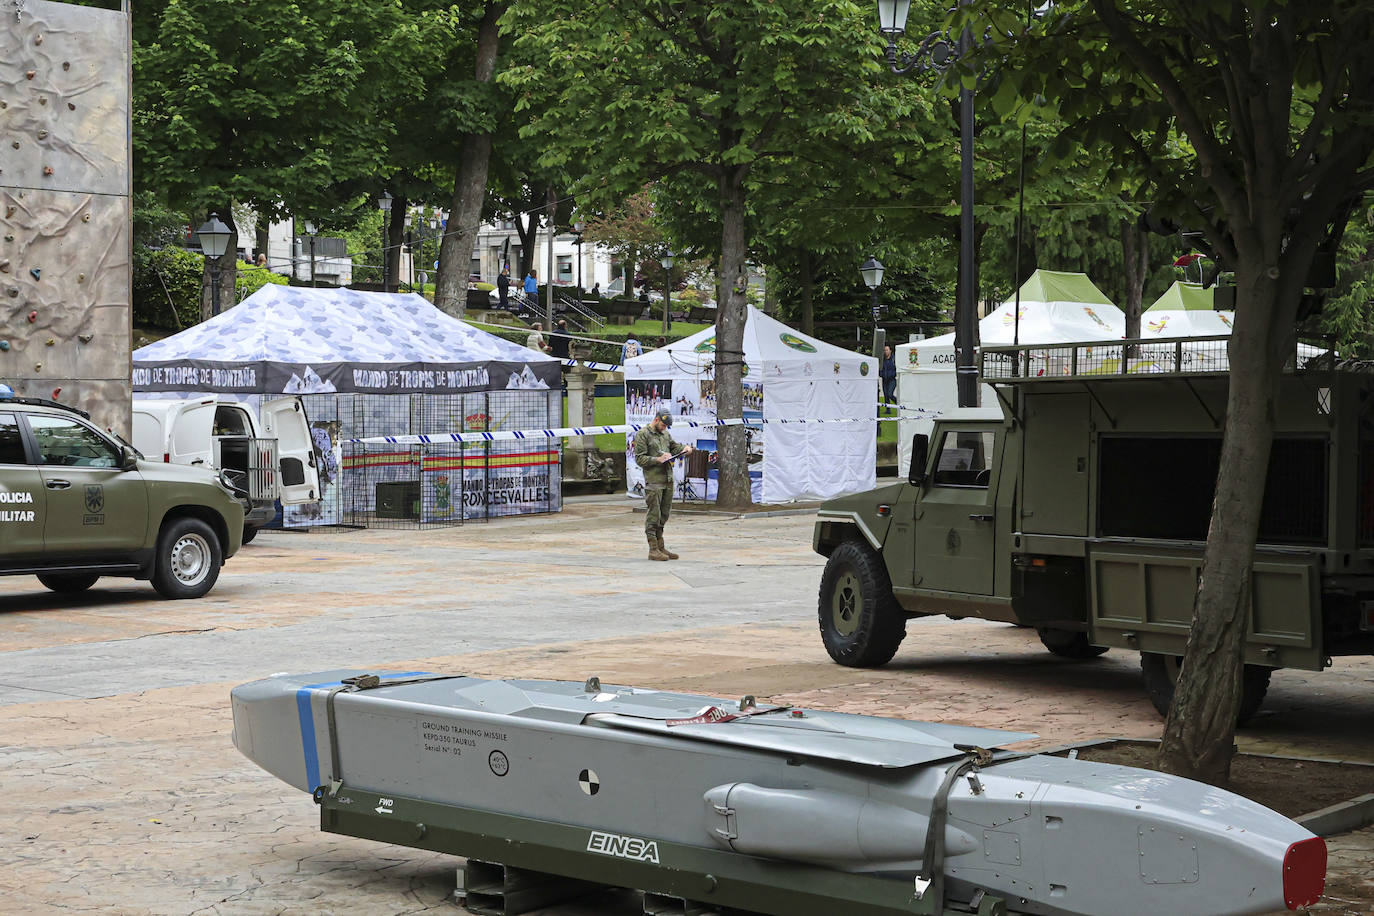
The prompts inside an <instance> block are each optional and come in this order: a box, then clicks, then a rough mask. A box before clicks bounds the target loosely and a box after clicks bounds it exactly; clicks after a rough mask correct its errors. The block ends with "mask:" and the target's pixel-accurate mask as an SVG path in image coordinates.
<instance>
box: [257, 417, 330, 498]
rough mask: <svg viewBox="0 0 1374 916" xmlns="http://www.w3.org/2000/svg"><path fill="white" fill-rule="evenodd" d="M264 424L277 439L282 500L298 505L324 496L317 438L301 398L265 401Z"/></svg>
mask: <svg viewBox="0 0 1374 916" xmlns="http://www.w3.org/2000/svg"><path fill="white" fill-rule="evenodd" d="M262 425H263V427H264V429H265V433H266V435H267V437H268V438H273V439H276V440H277V459H278V466H279V467H280V468H281V501H282V505H284V506H294V505H297V504H299V503H307V502H310V501H311V500H315V499H319V498H320V474H319V470H318V469H317V468H316V466H315V440H314V439H312V438H311V435H310V423H309V421H307V420H306V417H305V408H304V407H303V406H302V405H301V399H300V398H296V397H291V398H278V399H277V400H275V401H268V402H266V403H265V404H263V405H262Z"/></svg>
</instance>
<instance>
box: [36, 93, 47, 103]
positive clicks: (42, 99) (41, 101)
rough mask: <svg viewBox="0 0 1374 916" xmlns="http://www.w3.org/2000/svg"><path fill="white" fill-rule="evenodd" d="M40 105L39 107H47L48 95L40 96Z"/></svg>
mask: <svg viewBox="0 0 1374 916" xmlns="http://www.w3.org/2000/svg"><path fill="white" fill-rule="evenodd" d="M38 104H39V105H46V104H48V97H47V96H46V95H40V96H39V97H38Z"/></svg>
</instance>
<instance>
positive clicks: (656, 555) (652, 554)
mask: <svg viewBox="0 0 1374 916" xmlns="http://www.w3.org/2000/svg"><path fill="white" fill-rule="evenodd" d="M659 543H660V541H659V539H658V538H654V537H651V538H649V559H651V560H664V561H666V560H667V559H668V555H667V554H666V553H664V552H663V550H662V549H661V548H660V547H659V546H658V545H659Z"/></svg>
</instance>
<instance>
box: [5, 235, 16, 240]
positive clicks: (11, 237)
mask: <svg viewBox="0 0 1374 916" xmlns="http://www.w3.org/2000/svg"><path fill="white" fill-rule="evenodd" d="M5 241H7V242H13V241H14V236H12V235H7V236H5Z"/></svg>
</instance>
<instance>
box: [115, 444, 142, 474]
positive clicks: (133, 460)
mask: <svg viewBox="0 0 1374 916" xmlns="http://www.w3.org/2000/svg"><path fill="white" fill-rule="evenodd" d="M119 469H120V470H121V471H136V470H138V452H135V451H134V450H133V449H131V448H129V446H127V445H121V446H120V447H119Z"/></svg>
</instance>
